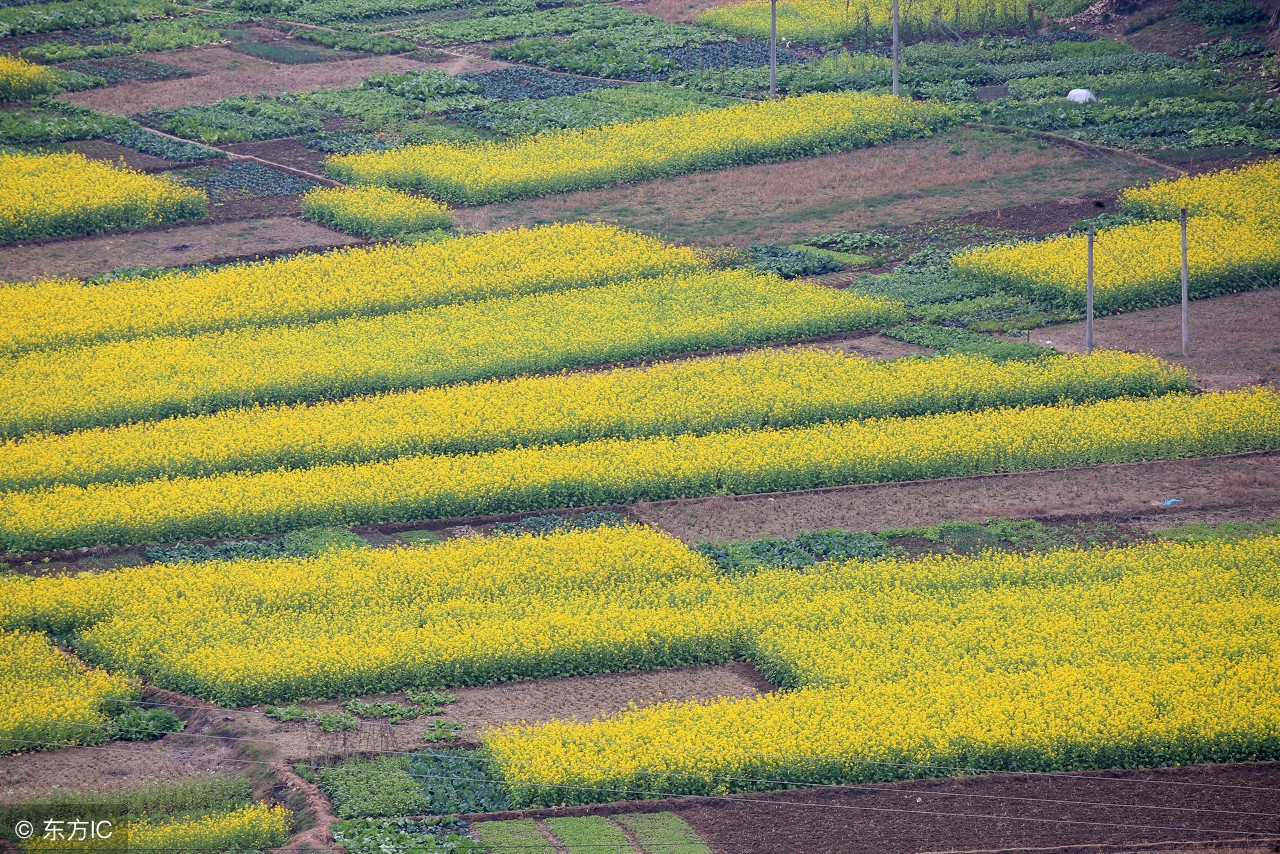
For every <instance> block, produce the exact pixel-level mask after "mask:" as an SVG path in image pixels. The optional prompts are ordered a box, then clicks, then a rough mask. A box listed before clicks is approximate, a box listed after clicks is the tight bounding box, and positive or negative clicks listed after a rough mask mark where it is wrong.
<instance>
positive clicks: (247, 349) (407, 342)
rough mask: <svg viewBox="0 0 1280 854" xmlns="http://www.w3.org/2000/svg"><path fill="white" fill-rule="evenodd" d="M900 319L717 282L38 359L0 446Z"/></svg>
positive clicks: (779, 288)
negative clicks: (15, 439) (40, 435)
mask: <svg viewBox="0 0 1280 854" xmlns="http://www.w3.org/2000/svg"><path fill="white" fill-rule="evenodd" d="M903 315H904V310H903V308H902V305H901V303H897V302H893V301H890V300H885V299H879V298H874V297H866V296H861V295H859V294H855V293H851V292H845V291H837V290H832V289H830V288H823V287H820V286H817V285H810V284H806V283H800V282H784V281H783V280H781V279H779V278H776V277H771V276H759V275H755V274H752V273H748V272H745V271H735V270H724V271H716V272H710V271H708V272H701V273H693V274H688V275H684V276H661V277H658V278H653V279H643V280H638V281H631V282H623V283H620V284H616V285H610V286H606V287H598V288H582V289H579V290H572V291H562V292H558V293H544V294H534V295H530V296H522V297H508V298H501V299H489V300H482V301H480V302H474V303H467V304H463V305H448V306H443V307H440V308H433V309H423V310H418V311H409V312H402V313H399V314H391V315H385V316H382V317H352V318H345V319H342V320H333V321H326V322H323V323H317V324H314V325H311V326H304V327H276V328H268V329H261V328H247V329H242V330H235V331H231V332H224V333H207V334H204V335H197V336H194V337H189V338H163V337H160V338H146V339H138V340H135V341H118V342H112V343H107V344H100V345H97V346H92V347H73V348H66V349H62V350H54V351H49V352H33V353H28V354H26V355H23V356H18V357H14V358H11V359H8V360H6V362H5V370H4V371H3V372H2V373H0V436H20V435H23V434H28V433H33V432H37V431H63V430H70V429H74V428H77V427H90V426H99V425H112V424H121V423H126V422H130V421H141V420H154V419H159V418H165V417H168V416H171V415H178V414H191V413H198V412H209V411H215V410H219V409H231V408H236V407H238V406H240V405H245V404H247V405H249V406H252V405H253V404H254V403H255V402H298V401H304V400H323V399H327V398H335V397H345V396H350V395H358V394H369V393H373V392H381V391H390V390H393V389H404V388H415V387H421V386H429V385H444V384H447V383H456V382H466V381H469V380H477V379H488V378H491V377H500V376H512V375H516V374H523V373H536V372H542V371H556V370H560V369H562V368H566V367H574V366H578V365H591V364H600V363H607V362H612V361H620V360H624V359H632V358H640V357H647V356H660V355H665V354H668V353H682V352H687V351H690V350H698V349H702V348H710V347H724V346H735V345H743V344H754V343H759V342H763V341H776V340H779V339H782V340H786V339H788V338H805V337H809V336H813V335H823V334H826V333H831V332H841V331H847V330H852V329H865V328H868V327H877V326H881V325H885V324H888V323H893V322H894V321H899V320H900V318H902V317H903Z"/></svg>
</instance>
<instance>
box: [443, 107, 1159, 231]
mask: <svg viewBox="0 0 1280 854" xmlns="http://www.w3.org/2000/svg"><path fill="white" fill-rule="evenodd" d="M1041 146H1043V147H1041ZM953 150H954V151H957V152H962V153H959V154H954V153H952V151H953ZM1135 168H1138V169H1140V170H1142V174H1141V177H1154V176H1155V175H1156V174H1157V171H1158V170H1155V169H1153V168H1151V167H1143V166H1142V165H1141V164H1139V165H1138V166H1137V167H1135ZM1127 183H1128V179H1127V178H1125V177H1124V176H1123V175H1121V174H1120V173H1118V172H1115V171H1114V170H1112V169H1111V168H1110V167H1108V166H1107V165H1105V164H1102V163H1099V162H1098V161H1096V160H1094V159H1092V158H1090V157H1088V156H1087V155H1085V154H1083V153H1081V152H1079V151H1076V150H1074V149H1072V148H1069V147H1063V146H1049V145H1047V144H1043V143H1037V142H1036V141H1034V140H1031V141H1026V140H1018V139H1015V138H1014V137H1012V136H1008V135H1001V134H995V133H991V132H989V131H985V130H981V129H973V128H965V129H961V130H958V131H956V132H955V133H953V134H943V135H940V136H938V137H935V138H933V139H926V140H911V141H905V142H899V143H895V144H893V145H885V146H878V147H876V148H870V149H862V150H860V151H851V152H845V153H841V154H828V155H825V156H822V157H814V158H808V159H803V160H795V161H790V162H785V163H768V164H757V165H752V166H740V167H736V168H733V169H724V170H720V171H715V172H700V173H695V174H692V175H684V176H681V177H677V178H661V179H658V180H655V181H648V182H645V183H641V184H633V185H626V186H621V187H613V188H607V189H601V190H587V191H582V192H576V193H567V194H564V195H558V196H549V197H544V198H540V199H526V200H522V201H517V202H505V203H501V204H494V205H488V206H485V207H478V208H464V209H461V210H459V211H458V220H459V222H461V223H462V224H463V225H465V226H467V227H469V228H481V229H486V230H491V229H497V228H506V227H511V226H515V225H531V224H534V223H545V222H563V221H569V220H577V219H586V220H598V221H603V222H611V223H618V224H620V225H624V226H628V227H630V228H635V229H638V230H640V231H643V232H646V233H649V234H656V235H662V236H664V237H666V238H668V239H671V240H676V241H679V242H687V243H705V244H738V245H743V244H747V243H755V242H760V241H770V242H774V241H777V242H785V241H788V240H796V239H800V238H803V237H807V236H812V235H814V234H820V233H824V232H831V231H839V230H841V229H865V228H871V227H875V228H885V227H890V226H895V225H907V224H911V223H916V222H923V221H931V220H936V219H939V218H944V217H949V216H961V215H965V214H969V213H973V212H978V211H987V210H992V211H994V210H995V209H996V207H997V206H1014V205H1022V204H1030V203H1040V202H1050V201H1054V200H1056V199H1059V198H1062V197H1070V198H1076V199H1079V198H1083V197H1084V196H1086V195H1088V196H1089V197H1090V198H1092V197H1093V196H1098V197H1100V198H1106V199H1113V198H1114V196H1115V192H1116V191H1117V190H1118V189H1119V188H1120V187H1122V186H1124V185H1125V184H1127Z"/></svg>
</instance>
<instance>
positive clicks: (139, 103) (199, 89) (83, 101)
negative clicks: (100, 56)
mask: <svg viewBox="0 0 1280 854" xmlns="http://www.w3.org/2000/svg"><path fill="white" fill-rule="evenodd" d="M152 56H153V58H154V59H156V60H157V61H160V62H164V63H167V64H169V65H176V66H178V67H180V68H185V69H186V70H188V71H190V72H191V73H192V75H194V76H192V77H183V78H176V79H169V80H154V81H150V82H138V81H127V82H125V83H121V84H120V85H118V86H109V87H107V88H105V89H90V90H86V91H84V92H73V93H69V94H67V95H62V96H60V97H61V98H62V99H63V100H65V101H70V102H71V103H73V104H80V105H82V106H85V107H92V108H94V109H95V110H103V111H105V112H109V113H118V114H120V115H133V114H135V113H141V112H145V111H147V110H158V109H172V108H174V107H186V106H190V105H192V104H212V103H213V102H214V101H217V100H219V99H220V98H227V97H230V96H231V95H242V94H247V93H255V92H295V91H305V90H310V89H339V88H343V87H346V86H354V85H356V84H358V83H359V82H360V81H361V80H363V79H364V78H366V77H368V76H369V75H371V74H380V73H382V72H386V71H422V70H425V69H428V68H439V69H441V70H442V71H446V72H448V73H450V74H454V73H457V72H459V71H486V70H488V69H490V68H497V67H500V66H503V65H505V63H499V62H491V61H489V60H485V59H479V58H476V57H458V56H453V55H451V54H445V55H443V56H440V57H435V58H432V59H428V60H420V59H408V58H406V57H403V56H367V57H360V58H358V59H342V60H336V61H334V62H316V63H310V64H306V65H280V64H277V63H274V62H268V61H266V60H263V59H258V58H256V57H252V56H247V55H245V54H243V53H237V52H236V51H233V50H230V49H229V48H225V47H205V48H184V49H182V50H174V51H165V52H162V53H157V54H154V55H152Z"/></svg>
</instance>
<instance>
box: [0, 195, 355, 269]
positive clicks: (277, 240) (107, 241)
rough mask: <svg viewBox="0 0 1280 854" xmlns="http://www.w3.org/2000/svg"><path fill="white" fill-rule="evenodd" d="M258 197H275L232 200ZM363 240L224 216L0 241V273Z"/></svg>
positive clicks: (282, 220) (175, 262) (186, 259)
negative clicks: (70, 236)
mask: <svg viewBox="0 0 1280 854" xmlns="http://www.w3.org/2000/svg"><path fill="white" fill-rule="evenodd" d="M283 198H284V199H286V200H289V199H291V200H292V202H291V203H292V204H294V205H296V204H297V203H298V202H297V197H296V196H292V197H289V196H286V197H283ZM261 203H277V200H276V199H255V200H251V201H248V202H243V203H238V205H240V206H242V207H243V208H245V209H247V208H248V207H253V206H258V207H261V206H262V204H261ZM277 204H278V203H277ZM226 207H231V205H227V206H226ZM242 212H243V211H242ZM363 242H364V241H362V240H361V239H360V238H356V237H350V236H348V235H345V234H340V233H338V232H336V231H330V230H329V229H327V228H324V227H323V226H319V225H316V224H315V223H312V222H307V221H306V220H303V219H298V218H296V217H292V216H279V215H272V216H267V217H265V218H262V219H250V220H243V219H240V220H234V221H224V222H218V221H214V222H210V221H208V220H204V221H201V222H196V223H193V224H191V225H182V226H173V227H171V228H155V229H145V230H141V231H133V232H122V233H115V234H103V235H95V236H93V237H87V238H83V239H79V240H65V241H55V242H50V243H43V244H35V245H24V244H16V245H9V246H4V247H0V279H3V280H5V281H10V282H26V281H35V280H37V279H47V278H86V277H88V276H95V275H97V274H98V273H105V272H107V271H109V270H114V269H117V268H119V267H179V266H183V265H186V264H199V263H203V262H206V261H222V260H230V259H231V258H253V257H255V256H260V255H263V256H265V255H270V254H281V253H285V252H298V251H302V250H320V249H328V248H330V247H333V246H347V245H350V244H353V243H363Z"/></svg>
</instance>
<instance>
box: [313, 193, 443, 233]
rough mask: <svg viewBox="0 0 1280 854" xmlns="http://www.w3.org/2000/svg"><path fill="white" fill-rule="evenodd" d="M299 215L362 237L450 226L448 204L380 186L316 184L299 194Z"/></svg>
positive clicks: (433, 229)
mask: <svg viewBox="0 0 1280 854" xmlns="http://www.w3.org/2000/svg"><path fill="white" fill-rule="evenodd" d="M302 215H303V216H304V217H306V218H307V219H309V220H314V221H315V222H318V223H320V224H321V225H327V226H329V227H331V228H336V229H337V230H338V231H345V232H347V233H348V234H358V235H360V236H361V237H372V238H386V237H399V236H401V235H404V234H412V233H415V232H424V231H435V230H437V229H441V228H450V227H451V226H452V225H453V214H452V213H451V212H450V211H449V208H448V206H447V205H441V204H437V203H436V202H433V201H431V200H430V199H424V198H420V197H419V196H411V195H409V194H408V193H402V192H400V191H398V190H388V189H385V188H383V187H317V188H315V189H314V190H312V191H311V192H309V193H307V194H306V195H305V196H303V197H302Z"/></svg>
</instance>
